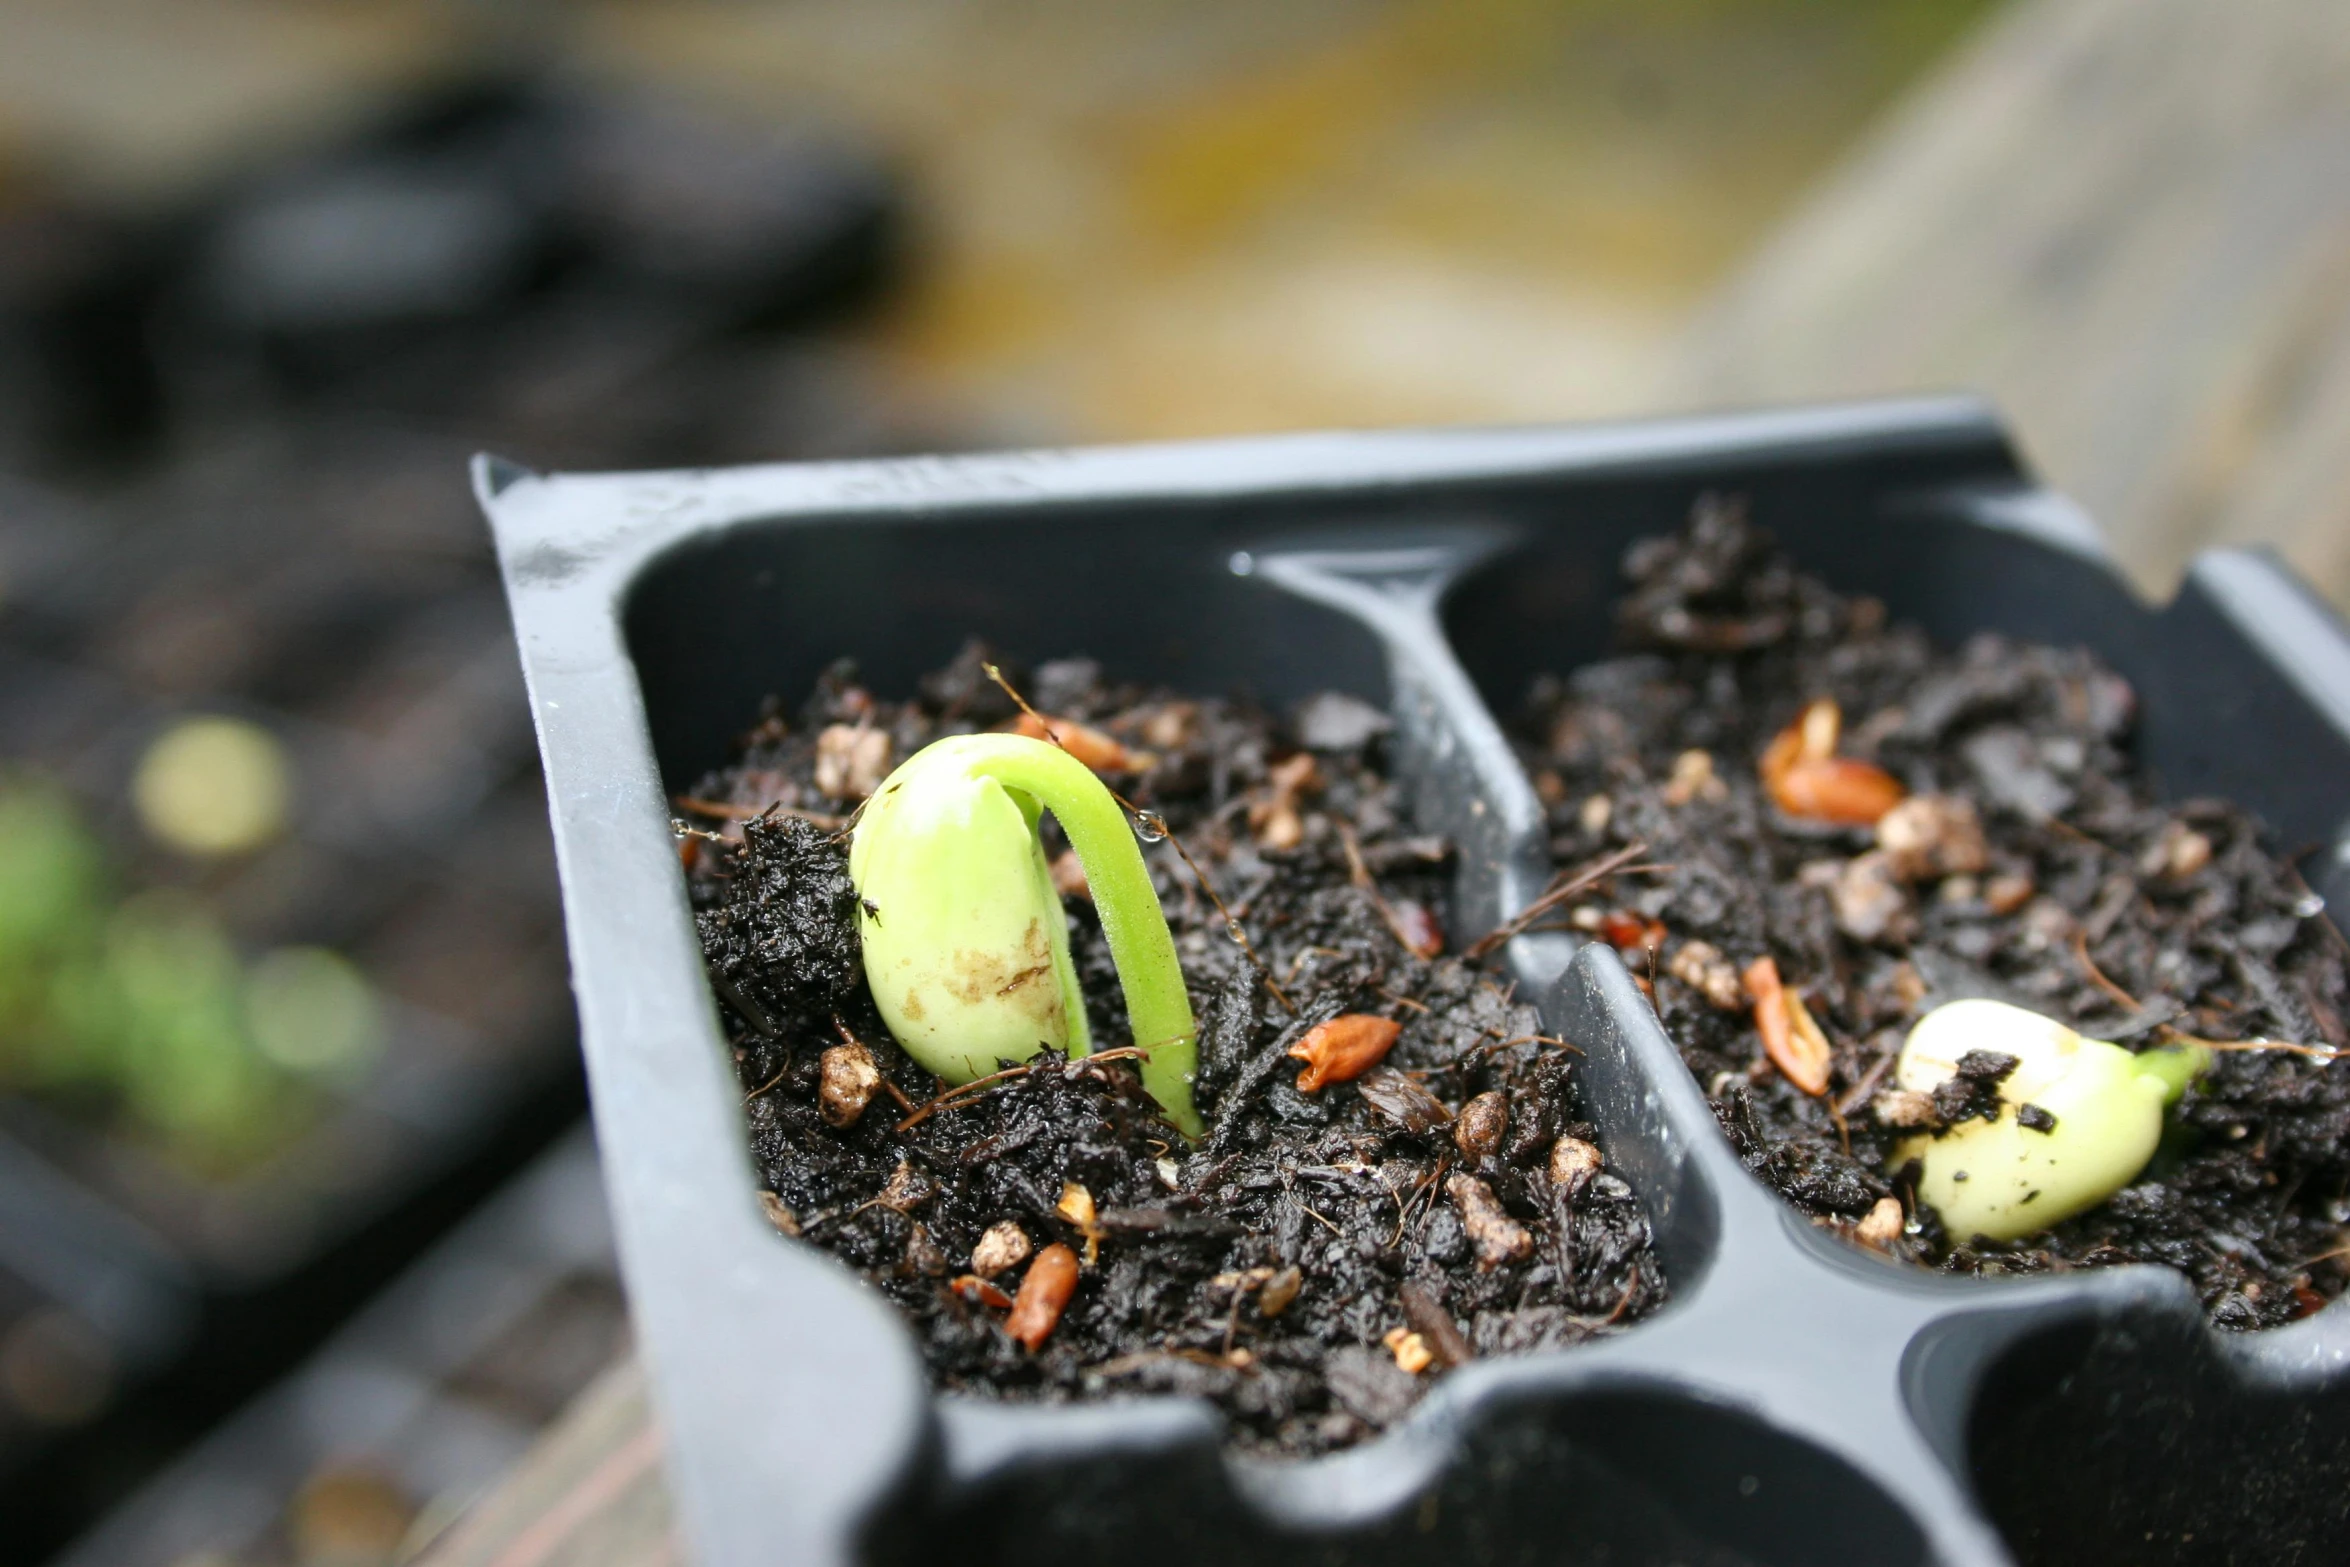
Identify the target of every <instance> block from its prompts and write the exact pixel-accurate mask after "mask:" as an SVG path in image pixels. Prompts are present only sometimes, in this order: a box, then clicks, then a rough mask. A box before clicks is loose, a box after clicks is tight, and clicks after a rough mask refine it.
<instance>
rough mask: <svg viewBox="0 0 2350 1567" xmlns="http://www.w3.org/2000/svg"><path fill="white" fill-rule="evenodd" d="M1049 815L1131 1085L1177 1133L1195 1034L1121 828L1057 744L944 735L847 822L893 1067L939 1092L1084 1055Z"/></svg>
mask: <svg viewBox="0 0 2350 1567" xmlns="http://www.w3.org/2000/svg"><path fill="white" fill-rule="evenodd" d="M1043 811H1051V812H1052V813H1053V817H1054V819H1055V820H1057V821H1058V822H1059V823H1060V824H1061V831H1062V832H1063V833H1065V834H1067V835H1068V839H1069V844H1070V847H1071V848H1073V849H1074V850H1075V851H1076V853H1077V858H1078V860H1079V862H1080V863H1082V864H1083V865H1084V867H1085V875H1086V881H1087V884H1088V886H1089V888H1090V889H1091V892H1092V895H1093V905H1094V909H1095V911H1096V912H1097V913H1098V914H1099V915H1100V916H1101V922H1102V933H1103V935H1104V936H1106V937H1107V938H1108V940H1109V944H1110V956H1111V958H1112V959H1113V960H1114V961H1115V962H1116V964H1117V966H1118V983H1119V985H1120V986H1121V987H1122V988H1123V989H1124V991H1125V993H1126V1015H1127V1020H1128V1022H1129V1023H1130V1024H1131V1025H1132V1027H1133V1030H1134V1040H1135V1044H1136V1045H1137V1046H1138V1047H1140V1048H1141V1055H1142V1081H1143V1086H1144V1087H1145V1088H1147V1089H1148V1090H1149V1091H1150V1094H1151V1097H1152V1098H1154V1099H1156V1100H1157V1101H1158V1103H1159V1107H1160V1108H1161V1109H1162V1110H1164V1111H1165V1112H1166V1115H1167V1118H1168V1120H1169V1121H1171V1122H1172V1123H1173V1124H1174V1125H1175V1126H1176V1127H1177V1128H1178V1129H1180V1130H1181V1131H1182V1132H1183V1134H1184V1135H1185V1136H1187V1137H1193V1138H1196V1137H1198V1136H1199V1135H1200V1133H1201V1132H1202V1130H1204V1128H1203V1126H1202V1124H1201V1122H1200V1118H1199V1112H1198V1111H1197V1110H1196V1109H1195V1108H1193V1105H1192V1096H1191V1084H1192V1076H1193V1073H1194V1071H1195V1070H1196V1068H1197V1063H1198V1045H1197V1032H1198V1030H1197V1027H1196V1025H1195V1024H1194V1022H1193V1020H1192V1015H1191V999H1190V997H1189V996H1188V995H1187V994H1186V993H1185V991H1184V988H1183V970H1182V967H1181V966H1180V965H1179V964H1178V962H1177V961H1176V957H1175V939H1174V937H1173V935H1172V934H1170V933H1169V931H1168V929H1167V917H1166V915H1165V913H1164V912H1163V911H1162V910H1161V909H1160V908H1159V899H1158V894H1157V893H1156V892H1155V891H1154V890H1153V889H1152V887H1151V880H1150V872H1149V870H1148V868H1147V867H1145V866H1144V864H1143V859H1142V850H1141V848H1140V847H1139V846H1138V845H1137V844H1136V842H1135V837H1134V829H1133V828H1132V827H1131V826H1129V825H1128V823H1127V820H1126V813H1125V811H1124V810H1123V809H1121V808H1120V806H1119V804H1118V801H1117V799H1116V797H1115V796H1113V795H1112V794H1111V793H1110V791H1109V789H1108V787H1107V786H1105V785H1104V784H1103V783H1102V781H1101V780H1100V779H1098V778H1096V777H1095V776H1094V775H1093V773H1092V771H1091V770H1090V769H1088V768H1087V767H1086V766H1085V765H1084V764H1083V763H1082V762H1079V761H1078V760H1076V759H1075V758H1074V757H1072V756H1070V755H1069V754H1068V753H1067V752H1065V751H1063V750H1061V749H1060V747H1058V746H1055V745H1051V744H1048V743H1047V742H1045V741H1042V740H1031V739H1029V738H1027V737H1026V736H1023V735H1006V734H984V735H956V736H953V737H950V738H948V739H945V740H939V741H936V742H934V743H932V744H930V745H927V746H925V747H923V748H922V749H921V750H920V751H917V752H916V753H915V754H914V755H913V756H911V757H909V758H907V759H906V761H905V762H904V763H903V764H902V765H900V766H899V768H898V769H897V771H896V772H894V773H892V774H890V776H889V778H888V779H887V781H885V782H884V783H883V784H882V786H881V787H880V789H878V790H876V791H875V792H874V795H873V798H872V799H871V800H869V801H867V802H866V805H865V810H864V814H863V815H862V816H860V817H859V818H858V822H857V828H856V835H855V838H854V840H853V841H852V842H851V844H850V847H849V877H850V880H852V881H853V882H855V883H856V887H857V894H858V897H859V898H860V899H861V900H862V901H863V908H862V911H861V912H860V914H859V917H858V932H859V934H860V935H861V936H862V938H863V943H864V959H865V977H866V980H867V982H868V983H869V984H870V985H871V986H872V990H873V999H874V1001H875V1003H876V1004H877V1005H878V1006H879V1007H880V1009H881V1016H882V1020H883V1021H884V1022H886V1023H887V1024H888V1025H889V1030H890V1033H891V1034H892V1035H893V1036H894V1037H895V1038H896V1039H897V1041H898V1043H899V1044H900V1045H903V1046H904V1047H905V1050H906V1053H907V1054H908V1055H911V1056H912V1057H913V1058H914V1059H915V1060H916V1061H919V1062H921V1063H922V1065H923V1066H925V1067H927V1068H929V1069H930V1070H931V1071H933V1072H936V1073H937V1074H938V1075H939V1076H940V1077H943V1078H945V1079H946V1080H947V1081H948V1082H950V1083H967V1082H970V1081H971V1080H972V1079H974V1078H978V1077H983V1076H985V1075H986V1074H988V1073H990V1072H993V1071H995V1070H996V1069H997V1066H998V1065H999V1064H1000V1063H1001V1062H1004V1061H1025V1060H1027V1059H1028V1058H1029V1057H1031V1056H1033V1055H1035V1054H1036V1052H1037V1051H1038V1050H1039V1049H1042V1048H1045V1047H1047V1046H1049V1047H1051V1048H1052V1049H1055V1050H1061V1051H1066V1052H1068V1053H1069V1054H1072V1055H1084V1054H1087V1053H1089V1052H1090V1051H1091V1050H1092V1040H1091V1037H1090V1035H1089V1033H1088V1030H1087V1027H1086V1022H1085V1003H1084V998H1083V996H1082V995H1081V994H1080V992H1079V990H1078V988H1077V971H1076V968H1075V966H1074V965H1073V964H1072V963H1071V962H1070V959H1069V932H1068V922H1067V917H1066V915H1064V913H1063V912H1062V909H1061V900H1060V896H1059V894H1058V893H1057V892H1055V891H1054V888H1053V882H1052V874H1051V871H1050V869H1049V868H1048V867H1047V866H1046V864H1045V858H1044V847H1043V845H1042V843H1041V842H1040V841H1039V840H1038V838H1037V833H1036V827H1037V822H1038V820H1039V817H1040V814H1041V812H1043Z"/></svg>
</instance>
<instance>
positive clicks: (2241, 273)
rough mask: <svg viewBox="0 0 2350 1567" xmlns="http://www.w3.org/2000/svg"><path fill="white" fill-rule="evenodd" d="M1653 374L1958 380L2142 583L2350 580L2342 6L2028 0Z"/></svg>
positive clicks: (1851, 166) (1856, 388)
mask: <svg viewBox="0 0 2350 1567" xmlns="http://www.w3.org/2000/svg"><path fill="white" fill-rule="evenodd" d="M1667 384H1668V386H1669V388H1670V391H1669V392H1668V395H1667V401H1669V402H1675V403H1680V404H1684V405H1686V404H1689V403H1709V404H1721V403H1737V402H1750V401H1760V400H1771V401H1778V400H1785V399H1791V398H1809V397H1818V396H1845V395H1853V394H1861V393H1872V392H1887V391H1900V390H1909V389H1915V388H1921V387H1972V388H1979V389H1981V390H1983V391H1986V392H1988V393H1989V394H1990V395H1991V396H1992V397H1994V398H1995V399H1996V400H1997V401H1998V403H1999V405H2000V407H2001V408H2002V409H2003V410H2004V411H2005V412H2006V414H2007V415H2008V417H2009V418H2010V419H2011V420H2012V421H2013V423H2014V426H2015V428H2016V429H2017V431H2018V432H2019V433H2020V434H2021V436H2022V438H2023V441H2024V444H2025V445H2026V447H2027V448H2029V450H2030V451H2031V453H2032V455H2033V457H2034V458H2035V459H2036V460H2037V461H2038V462H2039V464H2040V465H2041V467H2042V469H2043V471H2044V472H2045V473H2046V474H2047V475H2048V476H2049V477H2050V478H2052V479H2053V480H2054V481H2055V482H2056V483H2057V484H2059V485H2060V486H2062V487H2063V488H2065V489H2066V490H2068V491H2069V492H2071V493H2072V494H2073V495H2074V496H2075V497H2076V498H2078V499H2079V500H2080V501H2082V502H2083V503H2084V504H2085V505H2086V506H2087V507H2088V508H2089V510H2090V512H2091V513H2092V514H2094V515H2095V516H2096V518H2097V519H2098V521H2099V522H2100V523H2101V524H2103V526H2104V527H2105V529H2106V530H2107V532H2108V534H2109V536H2110V537H2112V539H2113V540H2114V542H2115V545H2116V548H2117V551H2118V553H2119V554H2120V555H2121V556H2122V558H2123V559H2124V561H2125V562H2127V563H2128V564H2129V566H2130V567H2131V569H2132V571H2133V572H2134V573H2135V574H2136V575H2137V577H2138V578H2139V580H2140V581H2141V583H2142V584H2144V585H2146V586H2148V587H2150V588H2153V589H2156V590H2158V591H2164V592H2167V591H2168V585H2169V583H2170V581H2171V580H2172V579H2173V578H2174V577H2175V575H2176V573H2177V571H2178V569H2179V568H2180V567H2181V566H2182V565H2183V564H2184V562H2185V561H2186V559H2187V557H2188V556H2189V555H2190V554H2192V553H2193V552H2194V551H2195V550H2197V549H2200V548H2203V547H2206V546H2208V545H2213V544H2243V543H2253V542H2264V543H2272V544H2275V545H2276V546H2278V547H2279V548H2280V549H2282V550H2283V552H2284V553H2285V554H2286V555H2287V556H2288V557H2289V558H2290V559H2291V560H2292V561H2293V562H2294V563H2295V564H2296V565H2298V566H2299V567H2300V568H2301V570H2302V571H2303V572H2304V573H2305V574H2306V575H2308V577H2309V578H2310V579H2311V580H2312V581H2313V582H2315V583H2317V584H2318V585H2319V586H2320V587H2321V588H2322V589H2323V590H2325V591H2326V592H2328V593H2329V594H2331V595H2332V597H2333V598H2334V600H2335V602H2336V603H2337V604H2350V4H2346V3H2345V0H2031V3H2029V4H2025V5H2022V6H2019V7H2017V8H2016V9H2014V10H2012V11H2010V12H2009V13H2008V14H2007V15H2006V16H2005V17H2003V18H2001V19H2000V20H1998V21H1997V22H1995V23H1994V24H1993V25H1992V26H1991V27H1990V28H1988V29H1987V30H1986V31H1985V32H1984V34H1983V35H1982V36H1981V37H1979V38H1978V39H1976V40H1975V41H1974V42H1973V43H1971V44H1970V45H1968V46H1966V47H1965V48H1963V49H1962V50H1961V51H1960V52H1959V54H1958V55H1957V56H1956V57H1955V58H1954V59H1953V60H1952V61H1951V62H1950V63H1949V64H1947V65H1946V66H1945V67H1944V68H1943V69H1942V71H1941V72H1940V73H1939V74H1938V75H1937V76H1936V77H1934V78H1933V79H1931V80H1930V81H1928V82H1927V83H1926V84H1925V85H1923V86H1922V87H1921V88H1919V89H1918V90H1917V91H1916V92H1915V93H1914V94H1913V96H1912V97H1911V98H1910V100H1909V101H1908V102H1907V103H1906V104H1905V105H1903V107H1902V108H1901V109H1900V110H1899V111H1898V112H1896V113H1895V114H1894V115H1893V116H1892V117H1891V118H1890V119H1889V121H1888V122H1887V123H1886V124H1885V125H1884V126H1883V127H1882V128H1881V129H1880V130H1879V132H1878V133H1877V134H1876V135H1875V136H1874V137H1873V138H1872V139H1871V140H1870V141H1869V142H1868V143H1867V144H1866V145H1864V146H1863V147H1862V148H1861V149H1860V150H1859V151H1858V152H1856V153H1855V154H1854V155H1853V156H1852V157H1851V158H1850V159H1849V160H1848V161H1847V163H1846V164H1845V165H1844V167H1843V169H1842V170H1841V171H1840V172H1839V173H1837V174H1836V175H1834V176H1832V177H1831V178H1830V179H1829V180H1828V182H1827V183H1826V185H1825V186H1824V187H1823V188H1822V189H1821V190H1820V191H1819V192H1818V193H1817V194H1816V196H1815V197H1814V198H1813V199H1812V200H1811V201H1810V202H1809V203H1808V204H1806V205H1805V206H1804V207H1803V209H1802V210H1800V211H1799V212H1798V213H1797V214H1796V215H1795V216H1794V217H1792V218H1791V219H1790V220H1789V221H1788V222H1787V223H1786V224H1785V225H1784V227H1782V228H1781V229H1780V230H1779V231H1778V233H1777V235H1776V237H1775V238H1774V239H1772V240H1771V241H1770V242H1769V243H1768V244H1767V245H1765V246H1764V247H1763V249H1762V250H1761V252H1760V253H1759V254H1758V255H1757V256H1756V258H1755V259H1754V260H1753V262H1752V263H1751V264H1750V265H1749V266H1748V267H1747V268H1746V269H1745V270H1744V272H1743V273H1742V274H1741V275H1740V276H1738V277H1737V278H1736V279H1735V280H1734V281H1733V282H1731V283H1730V284H1729V285H1728V286H1727V287H1726V288H1725V290H1724V291H1723V293H1722V294H1721V295H1720V297H1719V298H1718V300H1717V302H1716V303H1715V304H1714V305H1713V306H1712V307H1711V308H1710V309H1709V310H1708V311H1707V312H1705V313H1704V314H1703V315H1702V316H1701V318H1700V320H1699V321H1698V323H1697V324H1696V326H1695V327H1694V328H1693V330H1692V332H1691V335H1690V337H1689V339H1688V341H1687V343H1686V345H1685V348H1684V352H1683V355H1682V362H1681V364H1679V365H1678V366H1677V367H1676V369H1675V370H1674V371H1673V372H1672V373H1671V374H1670V375H1669V376H1668V380H1667Z"/></svg>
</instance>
